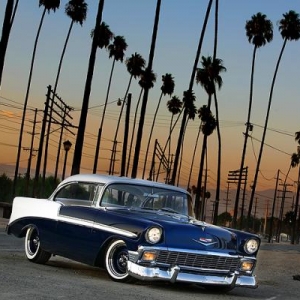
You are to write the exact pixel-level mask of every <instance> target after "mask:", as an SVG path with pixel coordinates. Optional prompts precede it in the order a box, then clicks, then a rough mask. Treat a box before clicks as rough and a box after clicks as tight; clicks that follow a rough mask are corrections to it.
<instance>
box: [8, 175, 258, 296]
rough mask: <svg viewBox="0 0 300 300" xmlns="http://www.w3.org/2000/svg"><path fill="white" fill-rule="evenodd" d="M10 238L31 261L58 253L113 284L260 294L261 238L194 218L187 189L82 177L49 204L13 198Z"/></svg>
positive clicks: (61, 186) (58, 190)
mask: <svg viewBox="0 0 300 300" xmlns="http://www.w3.org/2000/svg"><path fill="white" fill-rule="evenodd" d="M6 230H7V233H8V234H13V235H15V236H17V237H20V238H24V237H25V254H26V257H27V259H28V260H29V261H31V262H35V263H40V264H44V263H46V262H47V261H48V260H49V259H50V258H51V256H52V255H59V256H62V257H66V258H69V259H72V260H75V261H79V262H82V263H86V264H89V265H92V266H99V267H101V268H105V269H106V270H107V273H108V275H109V276H110V277H111V279H113V280H115V281H120V282H128V281H132V280H134V279H135V280H136V279H139V280H149V281H154V280H164V281H169V282H173V283H176V282H185V283H195V284H199V285H201V286H204V287H206V288H208V289H219V290H222V291H228V290H231V289H233V288H235V287H250V288H256V287H257V281H256V277H255V275H254V269H255V265H256V256H257V252H258V249H259V245H260V239H259V237H258V236H257V235H254V234H250V233H247V232H243V231H237V230H233V229H228V228H223V227H218V226H214V225H210V224H208V223H205V222H202V221H199V220H196V219H195V218H194V213H193V205H192V198H191V195H190V194H189V193H188V192H187V191H186V190H184V189H181V188H178V187H174V186H171V185H165V184H161V183H157V182H152V181H147V180H138V179H129V178H125V177H117V176H108V175H96V174H79V175H74V176H70V177H68V178H67V179H65V180H64V181H62V182H61V183H60V184H59V185H58V187H57V188H56V190H55V191H54V193H53V194H52V195H51V196H50V197H49V199H36V198H28V197H16V198H15V199H14V200H13V207H12V214H11V217H10V220H9V223H8V225H7V229H6Z"/></svg>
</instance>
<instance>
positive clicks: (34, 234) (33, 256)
mask: <svg viewBox="0 0 300 300" xmlns="http://www.w3.org/2000/svg"><path fill="white" fill-rule="evenodd" d="M25 254H26V257H27V259H28V260H29V261H31V262H35V263H38V264H44V263H46V262H47V261H48V260H49V258H50V257H51V253H49V252H46V251H44V250H43V249H42V248H41V243H40V237H39V234H38V231H37V229H36V228H34V227H29V228H28V229H27V232H26V237H25Z"/></svg>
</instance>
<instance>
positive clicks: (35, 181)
mask: <svg viewBox="0 0 300 300" xmlns="http://www.w3.org/2000/svg"><path fill="white" fill-rule="evenodd" d="M50 98H51V85H49V86H48V91H47V96H46V102H45V110H44V117H43V122H42V129H41V137H40V144H39V151H38V157H37V161H36V168H35V177H34V181H33V188H32V197H36V196H40V195H39V191H37V186H38V181H39V176H40V168H41V161H42V155H43V145H44V137H45V130H46V122H47V114H48V108H49V101H50Z"/></svg>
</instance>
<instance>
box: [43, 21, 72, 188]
mask: <svg viewBox="0 0 300 300" xmlns="http://www.w3.org/2000/svg"><path fill="white" fill-rule="evenodd" d="M73 24H74V21H73V20H72V21H71V24H70V27H69V30H68V34H67V37H66V40H65V44H64V47H63V51H62V54H61V56H60V60H59V64H58V70H57V74H56V79H55V83H54V87H53V97H52V101H51V103H50V112H49V124H48V128H47V134H46V144H45V157H44V171H43V185H44V183H45V177H46V170H47V159H48V144H49V138H50V129H51V121H52V109H53V103H54V100H55V97H56V90H57V85H58V80H59V76H60V71H61V66H62V62H63V59H64V56H65V52H66V48H67V45H68V41H69V38H70V34H71V31H72V28H73ZM60 148H61V145H60V144H59V145H58V152H57V156H56V167H55V170H57V168H58V163H59V153H60ZM55 180H56V176H55Z"/></svg>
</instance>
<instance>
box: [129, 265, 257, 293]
mask: <svg viewBox="0 0 300 300" xmlns="http://www.w3.org/2000/svg"><path fill="white" fill-rule="evenodd" d="M127 268H128V273H129V274H130V275H131V276H132V277H135V278H137V279H140V280H149V281H151V280H165V281H169V282H173V283H174V282H190V283H198V284H207V285H208V284H209V285H220V286H234V287H238V286H240V287H249V288H257V282H256V278H255V276H243V275H239V274H236V273H233V274H231V275H230V276H228V275H227V276H226V275H203V274H191V273H185V272H184V271H182V270H180V267H179V266H174V267H172V268H170V269H169V270H167V271H164V270H161V269H159V268H157V267H144V266H140V265H138V264H136V263H133V262H132V261H128V262H127Z"/></svg>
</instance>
